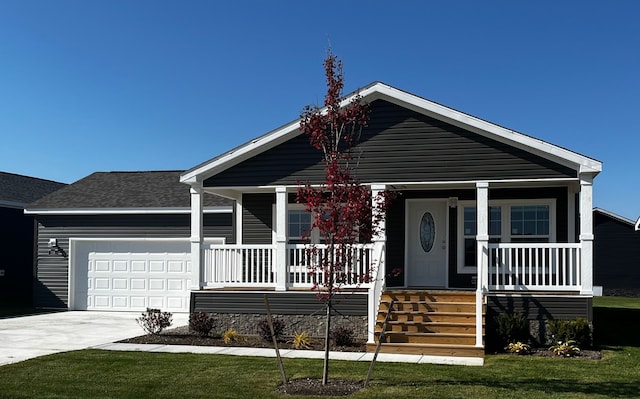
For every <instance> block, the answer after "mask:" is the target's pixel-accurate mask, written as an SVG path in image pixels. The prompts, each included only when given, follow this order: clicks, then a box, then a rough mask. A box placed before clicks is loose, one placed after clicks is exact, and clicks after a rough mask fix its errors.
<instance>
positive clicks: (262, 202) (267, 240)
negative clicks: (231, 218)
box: [242, 194, 276, 244]
mask: <svg viewBox="0 0 640 399" xmlns="http://www.w3.org/2000/svg"><path fill="white" fill-rule="evenodd" d="M275 202H276V195H275V194H244V195H243V196H242V243H243V244H271V241H272V234H273V233H272V231H273V204H275Z"/></svg>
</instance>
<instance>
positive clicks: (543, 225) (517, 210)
mask: <svg viewBox="0 0 640 399" xmlns="http://www.w3.org/2000/svg"><path fill="white" fill-rule="evenodd" d="M525 241H526V242H549V205H525V206H512V207H511V242H525Z"/></svg>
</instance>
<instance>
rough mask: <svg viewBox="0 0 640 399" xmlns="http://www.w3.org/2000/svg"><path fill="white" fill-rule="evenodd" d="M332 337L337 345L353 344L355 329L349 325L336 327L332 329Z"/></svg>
mask: <svg viewBox="0 0 640 399" xmlns="http://www.w3.org/2000/svg"><path fill="white" fill-rule="evenodd" d="M331 338H332V339H333V341H334V342H335V344H336V345H337V346H353V345H354V344H355V338H354V336H353V330H352V329H351V328H348V327H336V328H334V329H333V330H332V331H331Z"/></svg>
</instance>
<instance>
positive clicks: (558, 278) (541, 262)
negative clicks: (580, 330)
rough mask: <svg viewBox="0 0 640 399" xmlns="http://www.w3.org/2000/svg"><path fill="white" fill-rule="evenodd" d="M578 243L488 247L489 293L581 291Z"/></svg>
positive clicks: (518, 244)
mask: <svg viewBox="0 0 640 399" xmlns="http://www.w3.org/2000/svg"><path fill="white" fill-rule="evenodd" d="M580 249H581V244H580V243H575V244H574V243H567V244H558V243H537V244H528V243H527V244H525V243H510V244H489V248H488V250H489V254H488V255H489V260H488V268H489V270H488V288H489V290H490V291H503V290H504V291H575V290H578V291H579V290H580V289H581V288H582V280H581V259H580V255H581V251H580Z"/></svg>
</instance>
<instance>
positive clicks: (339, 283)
mask: <svg viewBox="0 0 640 399" xmlns="http://www.w3.org/2000/svg"><path fill="white" fill-rule="evenodd" d="M324 69H325V75H326V78H327V94H326V97H325V100H324V106H323V107H319V106H317V105H308V106H306V107H305V108H304V109H303V112H302V115H301V121H300V129H301V130H302V132H304V133H305V134H306V135H307V136H308V137H309V142H310V143H311V145H312V146H313V147H314V148H316V149H317V150H319V151H321V152H322V154H323V163H324V172H325V176H324V177H325V178H324V181H323V182H321V183H320V184H310V183H309V182H307V183H305V184H299V187H298V192H297V201H298V202H299V203H304V204H305V205H306V211H307V212H310V213H311V214H312V215H313V217H312V224H311V230H314V229H315V230H317V231H318V233H319V236H320V237H321V238H322V239H323V241H324V245H323V246H319V245H317V244H315V243H311V244H310V245H309V246H308V250H307V253H308V258H309V259H313V260H314V261H313V262H312V264H310V265H308V267H309V269H311V270H310V271H311V272H312V274H313V275H317V276H319V280H318V281H315V282H314V289H316V290H317V291H318V298H319V299H320V300H321V301H323V302H324V304H325V305H326V332H325V359H324V370H323V376H322V383H323V384H326V383H327V379H328V371H329V342H330V341H329V339H330V333H331V315H332V302H333V299H334V295H335V294H336V293H337V292H338V291H339V290H340V289H341V287H343V286H344V285H346V284H349V285H358V284H361V283H366V282H370V281H371V279H372V273H373V270H372V269H373V267H370V268H368V270H356V269H354V268H353V267H352V266H353V265H354V262H355V257H356V256H358V255H357V254H358V253H359V252H358V250H357V248H356V247H355V246H354V244H356V243H358V242H369V241H370V240H371V238H372V236H373V235H374V234H376V233H377V231H378V229H379V226H380V224H381V223H382V221H383V218H384V214H385V211H386V208H387V207H388V204H389V202H390V200H391V197H392V195H391V194H390V193H389V192H387V191H384V192H381V193H379V194H377V196H376V197H374V198H372V196H371V192H370V190H369V188H368V187H367V186H364V185H362V184H361V183H360V181H359V180H358V179H357V177H356V172H357V161H358V157H359V155H360V154H359V153H358V152H357V151H356V147H355V145H356V144H357V143H358V141H359V139H360V135H361V133H362V130H363V129H364V128H365V127H366V126H367V123H368V122H369V113H370V110H369V105H368V104H367V103H366V102H364V100H363V99H362V97H360V95H356V96H355V97H353V99H352V100H351V101H350V102H348V103H343V101H342V100H341V96H342V90H343V87H344V82H343V74H342V61H340V60H338V59H337V57H336V56H335V55H333V54H332V52H331V51H329V53H328V55H327V57H326V59H325V61H324ZM309 233H310V232H309ZM307 239H308V236H307ZM360 254H361V253H360ZM372 266H375V265H372Z"/></svg>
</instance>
